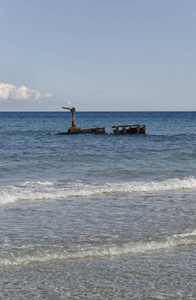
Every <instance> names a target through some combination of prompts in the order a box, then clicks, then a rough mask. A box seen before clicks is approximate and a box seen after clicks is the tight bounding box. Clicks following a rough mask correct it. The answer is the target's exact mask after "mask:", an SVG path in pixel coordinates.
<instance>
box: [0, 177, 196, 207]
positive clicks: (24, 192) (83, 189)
mask: <svg viewBox="0 0 196 300" xmlns="http://www.w3.org/2000/svg"><path fill="white" fill-rule="evenodd" d="M183 189H188V190H190V189H193V190H195V189H196V179H195V178H194V177H185V178H182V179H178V178H173V179H168V180H164V181H149V182H145V181H139V182H137V181H131V182H120V183H106V184H85V183H84V182H81V181H75V182H69V183H64V182H58V181H44V182H41V181H37V182H34V181H26V182H23V183H19V184H17V185H10V186H2V187H0V204H8V203H13V202H16V201H35V200H53V201H55V200H58V199H66V198H70V197H89V196H90V197H93V196H102V195H120V194H131V193H143V192H151V193H154V192H159V191H171V190H173V191H177V190H183Z"/></svg>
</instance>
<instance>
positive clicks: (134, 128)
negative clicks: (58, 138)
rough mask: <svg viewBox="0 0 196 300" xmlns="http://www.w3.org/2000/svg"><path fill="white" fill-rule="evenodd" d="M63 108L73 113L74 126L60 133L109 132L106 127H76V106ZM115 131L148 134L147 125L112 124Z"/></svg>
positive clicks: (128, 133) (116, 132)
mask: <svg viewBox="0 0 196 300" xmlns="http://www.w3.org/2000/svg"><path fill="white" fill-rule="evenodd" d="M62 108H63V109H68V110H70V111H71V113H72V127H70V128H69V129H68V131H66V132H59V133H58V134H59V135H71V134H86V133H91V134H107V133H106V130H105V127H96V128H89V129H81V128H80V127H76V120H75V111H76V108H75V107H72V108H69V107H62ZM112 128H114V129H113V133H114V134H115V135H131V134H146V125H138V124H137V125H118V126H112Z"/></svg>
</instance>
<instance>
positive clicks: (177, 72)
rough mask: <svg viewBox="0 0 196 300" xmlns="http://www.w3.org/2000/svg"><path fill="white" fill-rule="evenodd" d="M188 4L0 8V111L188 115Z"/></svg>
mask: <svg viewBox="0 0 196 300" xmlns="http://www.w3.org/2000/svg"><path fill="white" fill-rule="evenodd" d="M195 32H196V1H195V0H39V1H38V0H1V1H0V36H1V46H0V111H61V107H62V106H70V107H72V106H75V107H76V109H77V110H78V111H112V110H115V111H122V110H123V111H132V110H133V111H157V110H172V111H178V110H194V111H196V34H195Z"/></svg>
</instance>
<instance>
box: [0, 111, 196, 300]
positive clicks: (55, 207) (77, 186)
mask: <svg viewBox="0 0 196 300" xmlns="http://www.w3.org/2000/svg"><path fill="white" fill-rule="evenodd" d="M76 122H77V126H79V127H81V128H82V129H84V128H92V127H106V132H107V133H108V134H106V135H93V134H92V135H91V134H85V135H70V136H68V135H58V134H57V133H58V132H59V131H60V132H63V131H67V129H68V128H69V127H70V126H71V113H70V112H65V111H63V112H0V137H1V138H0V299H3V300H4V299H196V285H195V282H196V273H195V270H196V163H195V161H196V112H77V111H76ZM123 124H125V125H127V124H141V125H143V124H145V125H146V130H147V134H146V135H127V136H123V135H120V136H115V135H113V134H112V132H113V130H112V126H114V125H123ZM49 132H50V134H49V135H48V133H49Z"/></svg>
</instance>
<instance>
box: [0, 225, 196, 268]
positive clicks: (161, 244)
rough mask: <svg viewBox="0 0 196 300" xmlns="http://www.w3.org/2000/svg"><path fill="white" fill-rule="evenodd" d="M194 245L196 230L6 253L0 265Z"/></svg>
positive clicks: (134, 252)
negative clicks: (144, 239)
mask: <svg viewBox="0 0 196 300" xmlns="http://www.w3.org/2000/svg"><path fill="white" fill-rule="evenodd" d="M190 245H196V230H194V231H192V232H190V233H185V234H176V235H173V236H172V237H167V238H165V239H160V240H154V241H147V242H137V243H130V242H128V243H123V244H120V245H117V244H116V245H115V244H113V245H111V244H110V245H100V246H93V244H86V245H83V246H82V247H81V246H80V245H78V247H77V250H75V249H70V250H69V251H67V250H62V251H61V252H60V251H55V252H54V251H52V250H47V251H41V250H39V251H35V252H34V253H32V254H23V253H22V252H20V253H17V255H14V254H13V253H11V254H8V255H6V256H4V257H0V266H1V267H6V266H18V265H27V264H30V263H47V262H52V261H55V260H70V259H86V258H104V257H115V256H122V255H136V254H145V253H150V252H157V251H172V250H173V249H174V248H176V247H183V246H190Z"/></svg>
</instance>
